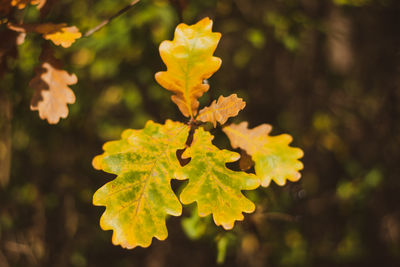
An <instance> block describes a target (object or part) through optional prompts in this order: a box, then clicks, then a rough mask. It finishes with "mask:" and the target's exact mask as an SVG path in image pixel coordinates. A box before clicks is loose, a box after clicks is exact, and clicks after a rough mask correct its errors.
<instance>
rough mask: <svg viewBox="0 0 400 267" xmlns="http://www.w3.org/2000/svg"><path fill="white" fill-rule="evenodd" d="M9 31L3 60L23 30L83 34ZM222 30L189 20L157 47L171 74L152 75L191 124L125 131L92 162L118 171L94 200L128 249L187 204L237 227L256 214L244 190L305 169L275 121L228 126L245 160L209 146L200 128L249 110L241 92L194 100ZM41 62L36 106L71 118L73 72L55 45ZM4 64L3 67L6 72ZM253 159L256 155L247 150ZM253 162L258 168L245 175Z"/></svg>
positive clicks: (51, 115)
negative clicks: (181, 183)
mask: <svg viewBox="0 0 400 267" xmlns="http://www.w3.org/2000/svg"><path fill="white" fill-rule="evenodd" d="M51 2H53V1H46V0H0V14H1V15H2V16H5V17H6V16H7V15H9V14H10V12H13V11H15V9H17V10H18V9H24V8H25V7H26V5H28V4H32V5H36V6H37V8H38V9H40V10H41V12H42V11H43V12H46V11H45V8H46V5H48V4H49V3H51ZM1 23H2V24H6V25H7V28H8V30H7V31H6V32H1V33H0V35H3V36H1V37H2V39H4V38H5V39H8V40H9V41H8V42H6V45H4V43H3V45H2V46H0V58H1V59H2V63H4V62H5V59H6V58H7V57H10V56H12V51H13V50H15V47H16V46H17V45H19V44H21V43H23V41H24V38H25V35H26V33H30V32H33V33H38V34H41V35H42V36H43V38H44V39H46V40H50V41H51V42H53V43H54V44H55V45H61V46H62V47H65V48H66V47H69V46H71V44H72V43H73V42H74V41H75V40H76V39H78V38H80V37H81V36H82V35H81V33H80V32H79V30H78V29H77V28H76V27H75V26H72V27H67V25H66V24H64V23H62V24H53V23H39V24H24V23H12V22H10V21H1ZM220 38H221V34H220V33H216V32H212V21H211V20H210V19H208V18H205V19H203V20H201V21H199V22H198V23H196V24H194V25H191V26H188V25H186V24H180V25H178V26H177V28H176V30H175V37H174V39H173V41H164V42H162V43H161V45H160V54H161V58H162V60H163V61H164V63H165V64H166V66H167V71H162V72H158V73H156V75H155V79H156V80H157V82H158V83H159V84H160V85H161V86H162V87H164V88H165V89H167V90H169V91H172V92H173V93H174V95H173V96H172V97H171V99H172V101H173V102H174V103H175V104H176V105H177V106H178V108H179V110H180V111H181V112H182V114H183V115H184V116H186V117H188V118H190V121H189V123H181V122H174V121H171V120H167V121H166V122H165V124H158V123H155V122H152V121H149V122H147V124H146V125H145V128H144V129H142V130H132V129H128V130H125V131H124V132H123V133H122V138H121V139H120V140H117V141H111V142H107V143H106V144H105V145H104V147H103V149H104V153H103V154H101V155H99V156H97V157H95V158H94V159H93V166H94V167H95V168H96V169H99V170H103V171H106V172H109V173H113V174H116V175H117V178H116V179H114V180H113V181H111V182H109V183H107V184H106V185H104V186H103V187H101V188H100V189H99V190H97V192H96V193H95V194H94V196H93V204H94V205H98V206H106V210H105V212H104V214H103V215H102V217H101V219H100V225H101V227H102V228H103V229H104V230H113V231H114V232H113V237H112V241H113V243H114V244H115V245H118V244H119V245H121V246H122V247H125V248H134V247H136V246H142V247H147V246H149V245H150V244H151V240H152V238H153V237H156V238H157V239H159V240H164V239H165V238H166V237H167V235H168V232H167V228H166V224H165V221H166V217H167V216H168V215H173V216H179V215H181V213H182V204H190V203H193V202H196V203H197V208H198V213H199V215H200V216H202V217H204V216H207V215H209V214H212V216H213V219H214V222H215V224H216V225H221V226H222V227H223V228H225V229H227V230H228V229H232V228H233V226H234V223H235V221H237V220H243V212H245V213H251V212H253V211H254V210H255V205H254V203H253V202H252V201H250V200H249V199H247V198H246V197H245V196H244V195H243V194H242V192H241V191H242V190H253V189H256V188H257V187H259V186H260V185H261V186H263V187H267V186H268V185H269V184H270V182H271V180H274V181H275V182H276V183H277V184H278V185H284V184H285V183H286V180H289V181H297V180H298V179H300V173H299V172H298V171H299V170H301V169H302V168H303V165H302V163H301V162H300V161H299V160H298V159H299V158H301V157H302V156H303V152H302V150H301V149H299V148H293V147H290V146H289V143H290V142H291V141H292V138H291V137H290V136H289V135H287V134H282V135H279V136H270V135H269V133H270V131H271V126H270V125H267V124H262V125H259V126H257V127H255V128H253V129H248V123H247V122H242V123H240V124H238V125H236V124H231V125H228V126H224V127H223V128H222V130H223V132H225V134H226V135H227V136H228V138H229V140H230V142H231V145H232V147H233V148H240V149H242V150H243V151H245V152H246V153H243V154H242V155H247V158H246V157H242V158H241V157H240V155H239V154H238V153H236V152H232V151H228V150H220V149H219V148H218V147H216V146H214V145H213V144H212V140H213V136H212V135H211V134H210V133H209V132H208V131H205V130H204V128H202V127H201V124H202V123H207V122H211V123H212V124H213V126H214V127H217V123H219V124H220V125H224V124H225V123H226V122H227V120H228V119H229V118H230V117H234V116H236V115H237V114H238V113H239V111H240V110H242V109H243V108H244V107H245V105H246V104H245V102H244V101H243V100H242V99H241V98H238V97H237V95H236V94H232V95H230V96H228V97H223V96H220V97H219V98H218V100H217V101H215V100H214V101H213V102H212V103H211V105H210V106H208V107H205V108H203V109H201V110H200V111H198V107H199V102H198V101H197V99H198V98H200V97H201V96H202V95H203V94H204V93H205V92H206V91H208V89H209V85H208V84H205V83H203V81H204V80H205V79H208V78H210V76H211V75H212V74H213V73H215V72H216V71H217V70H218V69H219V67H220V66H221V59H220V58H217V57H214V56H213V54H214V51H215V49H216V47H217V44H218V42H219V39H220ZM40 61H41V63H40V66H38V67H37V68H36V75H35V76H34V78H33V79H32V80H31V81H30V83H29V85H30V87H32V88H34V89H35V93H34V95H33V98H32V102H31V110H38V111H39V116H40V118H42V119H47V121H48V122H49V123H51V124H56V123H57V122H58V121H59V120H60V118H66V117H67V115H68V107H67V104H72V103H74V102H75V95H74V93H73V91H72V90H71V89H70V88H69V87H68V86H69V85H72V84H75V83H76V82H77V77H76V75H74V74H72V75H71V74H68V73H67V72H66V71H64V70H62V69H61V67H62V64H61V62H60V61H59V60H57V59H56V58H55V57H54V55H53V51H52V49H51V48H50V46H49V45H44V46H43V48H42V52H41V55H40ZM4 68H5V67H4V66H1V65H0V74H1V73H2V72H4ZM249 156H250V157H251V159H250V160H249V158H248V157H249ZM239 158H240V160H241V162H240V166H241V168H242V170H243V171H240V172H237V171H232V170H230V169H228V168H227V167H226V163H229V162H234V161H236V160H238V159H239ZM253 164H254V170H255V174H253V173H247V172H245V171H244V170H247V169H249V168H250V167H251V166H252V165H253ZM171 179H178V180H186V179H188V181H189V182H188V183H187V185H186V186H185V187H184V188H183V190H182V192H181V193H180V195H179V199H178V197H177V196H176V195H175V193H174V191H173V190H172V188H171Z"/></svg>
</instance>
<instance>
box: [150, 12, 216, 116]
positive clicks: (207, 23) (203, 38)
mask: <svg viewBox="0 0 400 267" xmlns="http://www.w3.org/2000/svg"><path fill="white" fill-rule="evenodd" d="M211 28H212V21H211V20H210V19H209V18H204V19H202V20H201V21H199V22H197V23H196V24H194V25H191V26H188V25H186V24H184V23H181V24H179V25H178V26H177V27H176V30H175V37H174V40H173V41H164V42H162V43H161V45H160V54H161V58H162V60H163V61H164V63H165V65H166V66H167V71H161V72H157V73H156V75H155V78H156V80H157V82H158V83H159V84H160V85H161V86H163V87H164V88H165V89H167V90H170V91H172V92H174V93H175V95H173V96H172V97H171V99H172V101H174V103H175V104H177V105H178V107H179V110H180V111H181V112H182V114H183V115H185V116H186V117H194V116H195V115H196V114H197V108H198V107H199V102H198V101H197V99H198V98H199V97H201V96H202V95H203V93H204V92H206V91H207V90H208V89H209V85H208V84H204V83H203V80H204V79H208V78H209V77H211V75H212V74H213V73H214V72H216V71H217V70H218V69H219V67H220V66H221V59H220V58H217V57H214V56H213V54H214V51H215V49H216V47H217V44H218V42H219V39H220V38H221V34H220V33H216V32H212V31H211Z"/></svg>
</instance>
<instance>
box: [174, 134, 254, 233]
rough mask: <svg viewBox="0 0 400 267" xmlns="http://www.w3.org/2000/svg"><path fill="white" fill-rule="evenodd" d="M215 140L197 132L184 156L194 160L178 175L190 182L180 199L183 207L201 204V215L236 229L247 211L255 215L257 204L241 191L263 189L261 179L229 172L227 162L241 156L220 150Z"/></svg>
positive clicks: (210, 136)
mask: <svg viewBox="0 0 400 267" xmlns="http://www.w3.org/2000/svg"><path fill="white" fill-rule="evenodd" d="M213 138H214V137H213V136H212V135H211V134H210V133H209V132H206V131H204V129H203V128H199V129H197V130H196V131H195V133H194V137H193V143H192V144H191V146H190V147H189V148H187V149H186V151H185V152H184V153H183V155H182V157H184V158H187V157H191V160H190V162H189V164H187V165H186V166H184V167H183V168H182V169H181V171H180V172H179V173H178V174H177V178H178V179H181V180H184V179H189V183H188V184H187V186H186V187H185V188H184V189H183V191H182V193H181V195H180V200H181V202H182V203H183V204H190V203H192V202H197V205H198V212H199V215H200V216H202V217H204V216H207V215H209V214H212V215H213V219H214V222H215V224H216V225H222V226H223V227H224V228H225V229H232V228H233V225H234V223H235V221H237V220H243V214H242V213H243V212H246V213H251V212H253V211H254V210H255V205H254V203H253V202H251V201H250V200H249V199H247V198H246V197H245V196H244V195H243V194H242V192H241V190H253V189H256V188H257V187H258V186H259V179H258V178H257V177H256V176H255V175H253V174H248V173H245V172H236V171H232V170H230V169H228V168H227V167H226V165H225V164H226V163H228V162H233V161H236V160H237V159H239V157H240V156H239V154H238V153H236V152H232V151H228V150H220V149H219V148H217V147H216V146H214V145H213V144H212V142H211V141H212V139H213Z"/></svg>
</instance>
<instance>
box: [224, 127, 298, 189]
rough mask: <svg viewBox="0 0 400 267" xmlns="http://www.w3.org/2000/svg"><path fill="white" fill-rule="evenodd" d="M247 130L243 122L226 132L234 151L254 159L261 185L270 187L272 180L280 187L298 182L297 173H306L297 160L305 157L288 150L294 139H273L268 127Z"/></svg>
mask: <svg viewBox="0 0 400 267" xmlns="http://www.w3.org/2000/svg"><path fill="white" fill-rule="evenodd" d="M247 127H248V123H247V122H242V123H240V124H231V125H229V126H226V127H224V128H223V131H224V132H225V133H226V135H227V136H228V138H229V140H230V141H231V145H232V147H233V148H238V147H240V148H241V149H243V150H245V151H246V152H247V153H248V154H249V155H251V156H252V159H253V161H254V162H255V165H254V169H255V172H256V175H257V176H258V177H259V178H260V179H261V185H262V186H264V187H267V186H269V184H270V182H271V180H274V181H275V182H276V183H277V184H278V185H280V186H282V185H285V183H286V180H289V181H292V182H295V181H298V180H299V179H300V177H301V174H300V173H299V172H298V171H299V170H301V169H303V164H302V163H301V161H299V160H298V159H299V158H301V157H303V151H302V150H301V149H300V148H295V147H290V146H289V144H290V142H292V137H291V136H290V135H288V134H281V135H278V136H270V135H269V133H270V131H271V129H272V127H271V126H270V125H268V124H262V125H259V126H258V127H256V128H254V129H248V128H247Z"/></svg>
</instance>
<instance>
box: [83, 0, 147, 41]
mask: <svg viewBox="0 0 400 267" xmlns="http://www.w3.org/2000/svg"><path fill="white" fill-rule="evenodd" d="M139 1H140V0H134V1H132V2H131V3H130V4H129V5H127V6H126V7H124V8H123V9H121V10H120V11H118V12H117V13H115V14H114V15H112V16H111V17H109V18H108V19H106V20H103V22H101V23H100V24H99V25H97V26H96V27H94V28H92V29H90V30H88V31H87V32H86V33H85V34H84V35H83V36H84V37H88V36H90V35H92V34H93V33H95V32H97V31H98V30H100V29H101V28H103V27H104V26H106V25H107V24H108V23H110V22H111V21H112V20H113V19H115V18H117V17H119V16H120V15H122V14H124V13H125V12H127V11H128V10H129V9H131V8H132V7H133V6H134V5H136V4H137V3H138V2H139Z"/></svg>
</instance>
